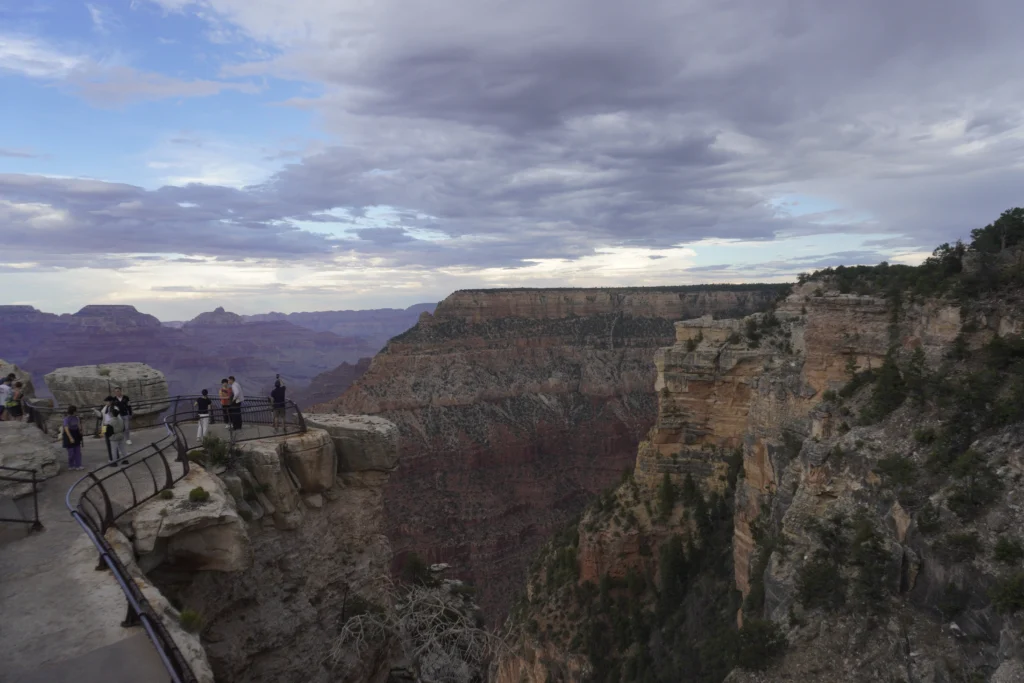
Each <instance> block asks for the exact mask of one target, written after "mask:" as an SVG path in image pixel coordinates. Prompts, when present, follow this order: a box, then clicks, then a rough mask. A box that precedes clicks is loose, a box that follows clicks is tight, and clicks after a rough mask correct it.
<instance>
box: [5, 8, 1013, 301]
mask: <svg viewBox="0 0 1024 683" xmlns="http://www.w3.org/2000/svg"><path fill="white" fill-rule="evenodd" d="M1022 24H1024V2H1019V0H970V1H968V0H929V1H925V0H859V1H858V2H851V1H849V0H715V1H714V2H711V1H708V0H699V1H698V0H641V1H640V2H636V3H626V2H621V0H618V1H612V0H515V1H505V0H502V1H495V0H431V1H429V2H410V1H408V0H130V1H129V0H94V1H93V2H88V3H79V2H76V1H75V0H38V1H32V0H28V1H27V2H26V0H0V93H2V100H3V106H0V254H2V256H0V303H26V304H32V305H35V306H37V307H39V308H42V309H44V310H49V311H55V312H66V311H73V310H76V309H77V308H78V307H80V306H82V305H84V304H86V303H131V304H135V305H136V306H138V307H139V308H140V309H141V310H145V311H146V312H150V313H153V314H155V315H157V316H158V317H161V318H163V319H176V318H188V317H192V316H193V315H195V314H197V313H199V312H200V311H203V310H210V309H212V308H213V307H214V306H217V305H224V306H226V307H227V308H228V309H229V310H234V311H237V312H240V313H255V312H260V311H266V310H271V309H273V310H280V311H294V310H316V309H328V308H331V309H334V308H373V307H382V306H396V307H397V306H407V305H409V304H412V303H416V302H420V301H433V300H438V299H440V298H443V297H444V296H445V295H446V294H448V293H449V292H451V291H453V290H455V289H460V288H467V287H481V286H485V287H498V286H506V285H508V286H559V285H570V286H601V285H626V284H629V285H645V284H647V285H662V284H677V283H679V284H683V283H694V282H708V281H728V282H743V281H774V280H785V279H789V278H792V277H793V276H794V275H795V274H796V273H798V272H800V271H805V270H811V269H814V268H818V267H822V266H826V265H834V264H839V263H847V264H853V263H877V262H879V261H882V260H889V261H890V262H905V263H916V262H918V261H919V260H920V259H921V258H922V257H923V255H925V254H927V253H928V252H929V251H931V249H932V248H933V247H934V246H936V245H937V244H939V243H941V242H944V241H947V240H951V239H955V238H957V237H960V236H964V235H966V234H967V233H968V232H969V231H970V229H971V228H975V227H980V226H983V225H985V224H986V223H988V222H990V221H991V220H993V219H994V218H996V217H997V216H998V214H999V213H1000V212H1001V211H1002V210H1003V209H1006V208H1009V207H1011V206H1015V205H1019V204H1022V203H1024V198H1022V197H1021V189H1022V188H1024V172H1022V171H1024V154H1022V152H1024V125H1022V124H1024V121H1022V116H1024V110H1022V108H1021V102H1022V101H1024V92H1022V91H1024V78H1022V77H1021V76H1020V65H1021V64H1024V41H1022V40H1021V39H1020V37H1019V27H1020V26H1021V25H1022Z"/></svg>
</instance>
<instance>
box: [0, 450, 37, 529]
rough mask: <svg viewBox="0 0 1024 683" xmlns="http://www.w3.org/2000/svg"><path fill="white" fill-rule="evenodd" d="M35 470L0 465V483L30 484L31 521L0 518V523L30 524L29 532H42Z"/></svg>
mask: <svg viewBox="0 0 1024 683" xmlns="http://www.w3.org/2000/svg"><path fill="white" fill-rule="evenodd" d="M5 472H13V473H14V474H5ZM36 475H37V470H33V469H26V468H24V467H6V466H3V465H0V481H7V482H11V483H15V484H32V514H33V517H32V519H22V518H17V517H0V522H19V523H22V524H30V525H31V527H30V530H31V531H42V530H43V524H42V522H40V521H39V479H38V478H37V476H36Z"/></svg>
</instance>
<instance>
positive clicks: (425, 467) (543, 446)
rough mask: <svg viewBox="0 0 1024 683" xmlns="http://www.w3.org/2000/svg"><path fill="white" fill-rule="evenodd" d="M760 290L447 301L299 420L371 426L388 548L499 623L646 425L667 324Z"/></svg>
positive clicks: (528, 293)
mask: <svg viewBox="0 0 1024 683" xmlns="http://www.w3.org/2000/svg"><path fill="white" fill-rule="evenodd" d="M775 297H776V290H772V289H750V290H743V289H730V290H728V291H715V290H713V289H710V288H708V289H702V290H693V289H690V290H687V289H685V288H679V289H678V290H673V289H670V288H664V289H661V288H658V289H652V290H642V289H641V290H614V289H604V290H599V289H580V290H500V291H465V292H456V293H455V294H453V295H451V296H450V297H448V298H447V299H446V300H445V301H443V302H442V303H441V304H439V305H438V307H437V309H436V311H435V313H434V314H433V315H430V314H427V313H424V314H423V315H422V316H421V319H420V322H419V323H418V324H417V326H416V327H415V328H413V329H412V330H410V331H408V332H406V333H405V334H403V335H399V336H398V337H396V338H394V339H392V340H391V341H390V342H389V343H388V346H387V348H386V349H385V350H384V351H383V352H381V353H380V354H378V355H377V356H376V357H375V358H374V360H373V363H372V364H371V366H370V369H369V370H368V371H367V373H366V374H365V375H363V376H362V377H361V378H360V379H359V380H358V382H357V383H356V384H355V385H354V386H353V387H352V388H350V389H349V391H347V392H346V393H345V395H344V396H343V397H341V398H340V399H339V400H337V401H333V402H331V403H330V404H327V405H324V406H318V407H314V408H313V411H315V412H333V413H339V414H342V415H345V414H371V415H379V416H381V417H384V418H387V419H388V420H390V421H392V422H394V423H395V424H396V425H397V426H398V429H399V433H400V434H401V439H402V447H401V448H402V466H401V467H400V468H399V469H398V470H397V471H396V472H395V474H394V476H393V477H392V478H391V481H390V483H389V485H388V492H387V503H386V505H385V510H386V511H387V519H388V529H389V537H390V538H391V539H392V542H393V543H394V544H395V546H396V550H397V551H405V550H414V551H416V552H418V553H420V554H421V555H423V556H424V557H425V558H426V559H427V560H428V561H431V562H447V563H449V564H451V565H452V567H453V568H454V569H455V571H456V573H457V574H458V575H459V576H461V577H463V578H472V579H475V581H476V583H477V585H478V586H479V590H480V593H479V602H480V605H481V607H483V608H484V610H485V612H487V613H488V616H490V617H493V618H495V619H500V618H501V615H502V613H503V612H504V610H505V608H506V607H507V603H508V600H509V596H511V595H512V594H513V592H514V591H515V590H516V589H517V588H518V587H519V586H520V585H521V577H522V575H523V571H524V570H525V568H526V565H527V563H528V559H529V557H530V556H531V555H532V554H533V552H534V551H535V550H536V549H537V547H538V546H539V545H540V543H542V542H543V540H544V539H545V538H547V537H548V536H550V535H551V534H552V533H554V532H555V531H556V530H557V529H559V528H561V526H562V525H563V524H564V523H565V522H566V521H567V520H568V519H569V518H570V517H571V516H572V515H573V514H575V513H576V512H578V511H579V510H580V509H582V507H583V505H584V502H585V501H586V500H588V499H589V498H590V497H591V496H592V495H594V494H596V493H598V492H599V491H601V490H603V489H605V488H607V487H608V486H610V485H613V484H614V483H615V482H616V481H618V479H619V477H620V476H621V474H622V470H623V469H625V468H627V467H629V466H631V465H632V464H633V463H634V462H635V460H636V447H637V444H638V443H639V442H640V440H641V439H642V438H643V436H644V435H645V434H646V433H647V431H648V429H649V428H650V427H651V426H652V425H653V424H654V419H655V416H656V412H657V407H656V406H657V400H656V395H655V392H654V381H655V375H656V373H655V368H654V364H653V358H654V353H655V350H656V349H657V348H659V347H663V346H667V345H670V344H672V343H673V341H674V340H675V330H674V328H673V322H674V321H676V320H680V319H684V318H693V317H697V316H700V315H703V314H706V313H713V314H715V315H716V316H717V317H723V316H730V315H745V314H747V313H751V312H754V311H757V310H762V309H763V308H765V307H767V306H768V304H769V303H770V302H771V301H772V300H773V299H774V298H775Z"/></svg>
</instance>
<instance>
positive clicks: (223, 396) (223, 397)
mask: <svg viewBox="0 0 1024 683" xmlns="http://www.w3.org/2000/svg"><path fill="white" fill-rule="evenodd" d="M218 394H219V395H220V412H221V413H222V414H223V415H224V427H225V428H226V429H231V386H230V385H229V384H228V379H227V377H225V378H224V379H222V380H221V381H220V391H219V392H218Z"/></svg>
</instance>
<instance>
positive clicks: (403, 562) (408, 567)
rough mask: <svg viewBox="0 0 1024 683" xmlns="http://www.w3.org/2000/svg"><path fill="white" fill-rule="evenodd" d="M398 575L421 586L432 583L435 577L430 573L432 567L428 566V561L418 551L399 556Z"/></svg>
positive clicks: (403, 579) (407, 581) (405, 580)
mask: <svg viewBox="0 0 1024 683" xmlns="http://www.w3.org/2000/svg"><path fill="white" fill-rule="evenodd" d="M398 575H399V577H400V578H401V579H402V581H404V582H406V583H412V584H418V585H421V586H426V585H430V584H432V583H433V579H434V577H433V576H431V574H430V567H428V566H427V563H426V562H425V561H424V560H423V558H422V557H420V556H419V554H418V553H413V552H410V553H406V554H405V555H402V556H400V557H399V560H398Z"/></svg>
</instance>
